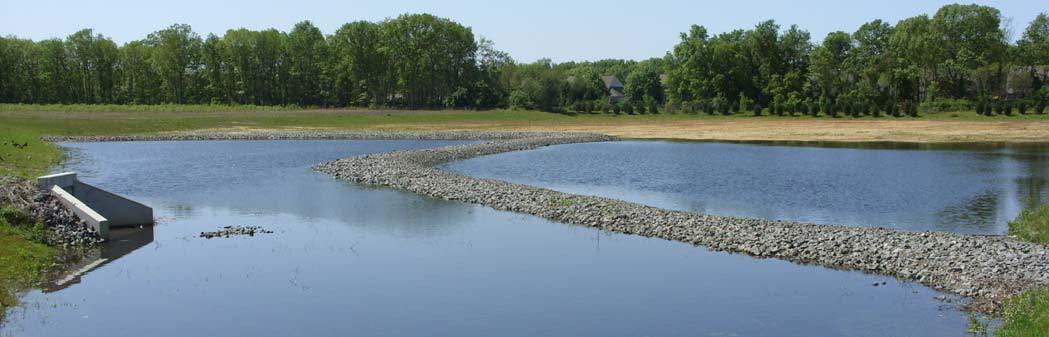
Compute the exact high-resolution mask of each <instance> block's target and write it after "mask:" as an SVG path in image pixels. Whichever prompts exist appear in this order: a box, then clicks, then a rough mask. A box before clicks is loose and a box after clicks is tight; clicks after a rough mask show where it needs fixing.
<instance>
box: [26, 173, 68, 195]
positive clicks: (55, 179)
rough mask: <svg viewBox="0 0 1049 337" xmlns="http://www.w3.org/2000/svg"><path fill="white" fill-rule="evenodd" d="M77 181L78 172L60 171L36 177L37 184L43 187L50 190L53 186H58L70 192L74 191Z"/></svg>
mask: <svg viewBox="0 0 1049 337" xmlns="http://www.w3.org/2000/svg"><path fill="white" fill-rule="evenodd" d="M76 182H77V179H76V172H66V173H58V174H52V175H46V176H43V177H40V178H36V185H37V186H39V187H40V188H41V189H44V190H50V189H51V186H58V187H61V188H63V189H65V190H66V191H68V192H69V193H73V185H75V184H76Z"/></svg>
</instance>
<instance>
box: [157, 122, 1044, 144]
mask: <svg viewBox="0 0 1049 337" xmlns="http://www.w3.org/2000/svg"><path fill="white" fill-rule="evenodd" d="M349 130H386V131H562V132H596V133H603V134H609V135H614V136H620V137H626V138H658V139H685V140H725V141H825V142H914V143H970V142H1004V143H1031V142H1049V122H1043V121H944V120H929V121H915V120H877V121H872V120H830V119H820V120H800V119H795V120H770V119H697V120H667V119H653V120H650V121H645V120H631V121H611V122H610V121H604V120H589V121H580V122H577V121H573V122H571V123H564V122H560V121H505V122H495V123H493V122H456V123H432V124H427V123H384V124H372V125H367V126H365V127H356V126H352V125H342V126H329V127H321V126H316V127H267V128H256V127H232V128H209V129H202V130H195V131H193V132H198V133H210V132H261V131H349ZM176 132H184V131H176Z"/></svg>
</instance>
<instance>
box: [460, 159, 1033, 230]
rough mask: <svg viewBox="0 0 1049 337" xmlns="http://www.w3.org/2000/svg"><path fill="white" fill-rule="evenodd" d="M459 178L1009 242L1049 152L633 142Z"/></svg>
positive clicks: (467, 164)
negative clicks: (1009, 231)
mask: <svg viewBox="0 0 1049 337" xmlns="http://www.w3.org/2000/svg"><path fill="white" fill-rule="evenodd" d="M447 167H448V168H449V169H451V170H453V171H458V172H462V173H465V174H468V175H471V176H476V177H482V178H495V179H502V180H508V181H512V182H518V183H524V184H529V185H536V186H543V187H548V188H552V189H556V190H560V191H565V192H570V193H578V194H589V195H600V196H607V197H612V198H618V199H623V200H628V201H633V202H638V203H643V204H649V205H653V206H658V207H664V208H671V209H679V210H686V211H693V212H700V213H708V214H716V215H728V216H742V217H758V218H769V219H781V220H793V221H803V222H814V223H823V224H842V225H859V226H882V227H892V228H900V229H909V230H936V231H952V232H960V233H972V234H1002V233H1005V232H1006V231H1007V229H1008V227H1007V223H1008V221H1010V220H1012V219H1014V218H1015V217H1016V215H1017V214H1019V212H1020V210H1022V209H1023V208H1024V207H1025V206H1027V205H1030V204H1032V203H1036V202H1045V201H1049V183H1047V181H1049V147H1028V148H1013V149H1009V148H999V149H971V150H900V149H857V148H826V147H801V146H769V145H745V144H725V143H681V142H659V141H623V142H606V143H589V144H570V145H559V146H551V147H545V148H541V149H537V150H532V151H520V152H512V153H504V154H497V155H492V156H485V157H479V158H474V159H470V160H466V161H462V162H456V163H451V164H448V165H447Z"/></svg>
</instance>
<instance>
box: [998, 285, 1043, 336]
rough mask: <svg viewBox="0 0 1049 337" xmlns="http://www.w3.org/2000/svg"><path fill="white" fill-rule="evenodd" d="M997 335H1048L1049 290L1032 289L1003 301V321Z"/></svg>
mask: <svg viewBox="0 0 1049 337" xmlns="http://www.w3.org/2000/svg"><path fill="white" fill-rule="evenodd" d="M994 335H995V336H998V337H1045V336H1049V290H1047V289H1034V290H1028V291H1027V292H1024V293H1022V294H1019V295H1016V296H1013V297H1012V298H1010V299H1009V300H1008V301H1006V303H1005V309H1004V322H1003V323H1002V327H1001V329H998V331H995V333H994Z"/></svg>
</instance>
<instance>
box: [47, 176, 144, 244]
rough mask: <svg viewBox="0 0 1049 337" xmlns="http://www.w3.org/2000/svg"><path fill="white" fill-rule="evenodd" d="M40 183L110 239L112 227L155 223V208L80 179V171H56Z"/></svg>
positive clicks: (64, 204) (81, 218) (104, 236)
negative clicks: (57, 172)
mask: <svg viewBox="0 0 1049 337" xmlns="http://www.w3.org/2000/svg"><path fill="white" fill-rule="evenodd" d="M36 183H37V186H39V187H40V188H43V189H45V190H48V191H50V193H51V195H52V196H54V197H55V198H58V201H59V202H61V203H62V205H63V206H65V207H66V209H69V210H70V211H71V212H73V213H74V214H76V215H77V216H78V217H80V220H83V221H84V222H85V223H87V224H88V225H89V226H91V227H92V228H94V229H95V230H96V231H98V234H99V235H101V236H102V237H103V238H107V239H108V238H109V228H110V227H132V226H141V225H152V224H153V209H152V208H150V207H149V206H146V205H143V204H141V203H138V202H136V201H134V200H131V199H128V198H124V197H122V196H119V195H116V194H113V193H110V192H108V191H106V190H103V189H101V188H98V187H95V186H91V185H88V184H85V183H83V182H80V180H77V177H76V172H66V173H59V174H52V175H47V176H43V177H39V178H37V179H36Z"/></svg>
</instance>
